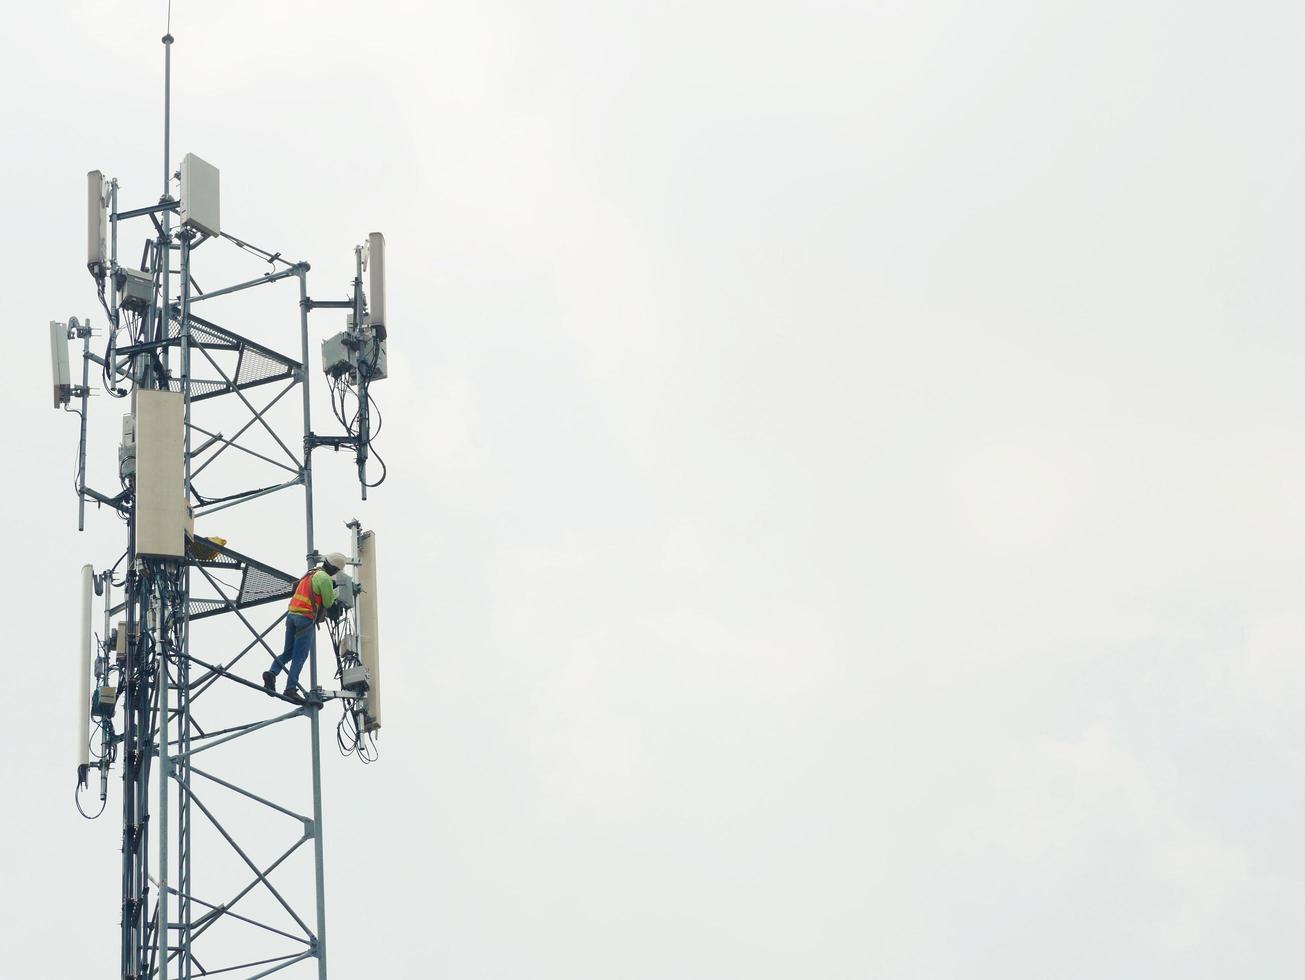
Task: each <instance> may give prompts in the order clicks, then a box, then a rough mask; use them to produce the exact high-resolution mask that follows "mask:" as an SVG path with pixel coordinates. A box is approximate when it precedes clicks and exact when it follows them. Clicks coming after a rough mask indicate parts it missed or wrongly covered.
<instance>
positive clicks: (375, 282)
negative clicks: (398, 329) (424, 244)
mask: <svg viewBox="0 0 1305 980" xmlns="http://www.w3.org/2000/svg"><path fill="white" fill-rule="evenodd" d="M367 287H368V288H367V318H368V320H367V322H368V323H370V324H371V326H372V329H373V330H375V329H377V328H378V327H379V328H381V336H384V335H385V330H384V328H385V324H386V321H385V236H384V235H382V234H381V233H380V232H379V231H374V232H372V233H371V234H370V235H368V236H367Z"/></svg>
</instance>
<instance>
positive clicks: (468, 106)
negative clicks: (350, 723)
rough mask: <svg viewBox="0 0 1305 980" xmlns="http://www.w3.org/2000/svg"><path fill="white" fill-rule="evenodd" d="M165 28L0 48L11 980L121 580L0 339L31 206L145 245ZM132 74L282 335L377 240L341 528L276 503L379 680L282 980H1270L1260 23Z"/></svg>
mask: <svg viewBox="0 0 1305 980" xmlns="http://www.w3.org/2000/svg"><path fill="white" fill-rule="evenodd" d="M161 10H162V4H161V3H154V4H144V3H125V2H101V3H89V2H79V3H65V4H48V5H26V6H25V9H23V10H18V9H14V10H11V11H8V13H7V17H6V20H7V22H8V24H9V27H10V41H11V43H10V44H8V45H6V52H5V57H4V59H3V62H2V63H0V85H3V88H4V90H5V92H6V93H7V96H6V98H5V99H4V101H3V108H2V109H0V121H2V122H3V131H4V133H5V134H6V135H5V152H4V181H3V192H2V193H3V214H4V226H5V229H6V232H7V233H6V235H5V236H4V244H3V245H2V246H0V248H2V249H3V267H4V268H5V270H6V271H7V273H8V275H9V281H8V287H9V288H8V293H7V294H8V297H9V299H8V314H7V316H8V320H9V334H10V336H11V338H12V339H15V340H16V343H17V348H16V350H17V354H18V356H17V358H16V360H15V361H14V362H12V366H13V368H14V370H11V372H10V375H9V387H8V392H9V395H8V398H9V403H8V404H7V405H6V410H7V411H6V414H7V416H8V419H9V426H8V427H7V429H6V434H5V443H6V449H5V458H6V459H7V460H8V462H9V464H10V466H11V467H12V469H11V470H10V473H11V477H12V478H11V480H10V481H9V483H8V489H7V490H6V491H4V493H5V495H6V497H7V498H8V499H7V501H6V502H7V504H8V507H7V512H8V513H9V514H10V516H11V520H12V525H11V527H10V536H9V547H8V549H7V553H8V555H9V557H10V559H11V562H10V572H11V581H10V588H9V596H10V599H11V606H10V609H9V616H8V621H9V624H10V627H11V632H10V642H9V643H8V644H7V647H8V654H9V667H10V671H9V674H8V682H9V683H8V685H7V686H8V689H9V693H10V701H9V710H8V712H7V720H8V723H9V725H10V738H9V739H8V747H7V748H6V749H5V752H4V760H5V767H4V768H5V772H4V785H5V786H6V787H7V788H8V791H9V794H10V795H9V797H8V799H7V801H6V803H5V804H4V806H3V807H0V839H3V840H5V841H6V843H7V845H8V847H7V857H6V865H5V872H4V877H5V879H6V880H7V881H8V885H7V887H6V888H5V889H4V890H3V898H0V910H2V911H3V915H2V916H0V921H3V922H4V925H3V926H0V929H2V930H3V932H4V934H5V943H4V946H5V953H4V963H5V965H4V967H3V971H2V972H4V973H5V974H6V975H13V976H20V975H21V976H50V977H54V976H58V977H63V976H69V977H71V976H111V975H113V974H114V970H115V969H116V962H117V959H116V950H117V936H118V932H117V928H118V909H117V895H118V875H119V852H118V844H119V839H118V833H119V829H118V820H117V812H116V809H114V808H116V807H117V806H118V805H119V804H120V784H119V783H118V782H117V779H116V775H117V774H116V773H115V779H114V781H113V783H112V784H111V787H112V788H111V798H110V807H111V810H110V813H109V814H108V815H106V817H105V818H104V819H103V820H102V821H101V822H100V823H98V824H85V823H84V822H83V821H82V820H81V818H80V817H78V816H77V814H76V813H75V811H74V810H73V808H72V801H71V798H70V796H71V785H72V781H73V772H72V761H71V749H70V743H71V741H72V740H71V737H70V731H69V729H70V725H69V722H68V717H69V710H70V707H71V703H70V702H71V699H72V693H71V690H70V688H71V686H72V684H73V680H72V678H73V669H72V664H73V662H74V660H73V650H74V646H75V642H76V635H75V634H76V608H77V598H76V595H77V592H76V590H77V570H78V567H79V566H80V565H81V564H82V563H83V562H85V561H90V562H93V563H95V564H96V565H97V567H101V566H103V565H104V564H107V563H108V562H109V561H112V559H113V558H114V557H116V556H117V554H118V550H119V549H120V548H121V544H122V535H121V533H120V531H119V529H118V527H117V525H116V524H115V522H114V521H113V519H112V518H111V517H109V516H107V515H105V514H99V515H95V514H94V513H93V512H92V517H91V519H90V529H89V530H88V532H87V533H86V534H85V535H81V536H79V535H77V533H76V531H75V501H74V498H73V495H72V494H71V493H69V492H68V484H69V480H70V475H71V463H72V454H73V450H74V448H75V447H74V443H75V438H76V418H75V417H74V416H68V415H63V414H58V415H56V414H55V413H54V412H52V411H51V410H50V409H49V408H48V398H49V395H48V386H49V382H48V369H47V352H46V339H45V338H46V326H45V325H46V322H47V321H48V320H49V319H51V318H58V319H65V318H66V317H67V316H69V315H72V314H75V315H78V316H85V315H87V314H90V315H91V316H92V318H93V320H94V321H95V323H96V324H97V326H102V325H103V323H104V318H103V315H102V313H99V312H98V308H97V305H96V303H95V298H94V292H93V289H92V284H91V280H90V279H89V277H88V276H86V274H85V272H84V269H83V268H82V263H83V261H84V251H83V248H84V246H83V242H84V210H83V209H84V174H85V172H86V171H87V170H88V169H91V168H93V167H99V168H101V169H103V170H105V172H106V173H108V174H111V175H116V176H118V177H119V178H120V179H121V180H122V181H123V185H124V199H125V200H126V201H130V202H132V203H137V202H138V203H140V204H145V203H149V202H152V201H153V200H155V199H156V198H157V196H158V193H159V173H160V162H159V146H160V117H161V84H160V83H161V67H162V53H161V52H162V49H161V46H160V45H159V43H158V38H159V36H160V35H161V34H162V33H163V16H162V13H161ZM173 31H174V33H175V35H176V37H177V44H176V46H175V48H174V53H175V57H176V66H175V73H176V80H175V123H174V125H175V134H174V135H175V138H174V143H173V147H174V153H175V154H176V157H177V158H179V157H180V155H181V154H182V153H184V152H186V151H188V150H193V151H195V152H197V153H199V154H200V155H201V156H204V157H205V158H207V159H209V160H211V161H213V162H214V163H216V164H217V165H218V166H219V167H221V168H222V180H223V184H222V198H223V222H224V226H225V227H228V228H229V229H230V230H231V231H233V232H234V233H236V234H238V235H241V236H242V237H246V238H248V239H249V240H251V241H253V242H256V243H258V244H261V245H271V246H273V247H275V248H278V249H281V250H283V251H284V252H285V253H286V254H287V255H290V256H293V257H296V258H298V257H302V258H305V259H307V260H309V261H310V262H312V264H313V273H312V276H311V279H310V287H311V289H312V292H313V293H314V295H319V296H325V295H329V294H335V293H339V294H341V295H343V291H344V289H345V287H346V285H347V281H348V279H349V277H350V276H351V274H352V264H351V263H352V253H351V248H352V246H353V245H354V244H355V243H356V242H358V241H361V240H362V239H363V237H364V236H365V234H366V233H367V232H369V231H372V230H376V229H379V230H383V231H384V232H385V234H386V237H387V241H388V245H389V305H390V311H391V313H390V318H391V321H392V327H391V336H392V340H391V346H390V364H391V374H392V377H391V379H390V380H388V381H386V382H385V383H384V386H383V387H382V386H379V385H378V386H377V398H378V400H379V401H380V403H381V406H382V409H383V411H385V413H386V427H387V429H388V431H387V432H386V433H385V435H384V436H383V437H382V438H381V439H380V440H378V445H379V446H380V448H381V449H382V451H383V452H385V453H386V455H387V459H388V460H389V461H390V480H389V482H388V483H387V484H386V485H385V486H384V487H382V488H381V489H380V490H378V491H376V492H375V494H374V495H373V498H372V499H371V500H370V501H368V502H367V503H366V504H365V505H364V504H360V503H358V502H357V499H356V493H355V488H354V485H353V484H352V483H351V480H350V471H349V468H348V467H347V466H346V465H345V463H344V461H343V459H342V458H339V459H336V460H331V459H329V458H328V459H327V460H326V461H325V462H323V464H322V467H321V470H320V471H319V477H318V479H319V484H320V489H321V493H320V495H319V502H318V519H319V523H320V525H321V526H322V527H323V528H324V529H327V528H330V527H338V522H339V521H342V520H344V519H346V518H348V517H351V516H354V515H355V514H358V515H359V516H362V517H363V519H364V520H365V521H366V522H367V523H369V524H370V525H371V526H373V527H375V528H377V530H378V534H379V536H380V545H381V557H382V561H383V566H382V568H383V571H382V576H383V577H382V584H383V588H384V591H383V593H382V599H381V610H382V616H383V620H382V632H383V636H384V639H385V658H386V660H385V662H386V669H387V674H386V679H387V685H388V687H387V695H388V697H387V705H386V729H385V732H384V737H383V739H382V749H383V755H382V760H381V762H380V763H379V764H378V765H377V766H375V767H372V768H370V769H367V770H363V769H362V768H361V767H359V766H357V765H356V764H354V763H352V762H349V763H346V762H344V761H343V760H340V759H339V758H337V757H335V756H334V755H333V750H331V749H330V748H329V747H328V750H327V754H326V755H325V756H324V758H325V759H326V765H325V771H326V772H325V779H326V798H327V806H328V809H327V813H326V829H327V841H326V843H327V870H328V908H329V915H330V943H331V966H332V975H333V976H335V977H344V978H348V977H361V976H384V977H427V976H437V977H450V978H459V980H463V978H465V980H479V978H486V980H488V978H495V980H498V978H503V980H508V978H511V980H518V978H519V980H541V978H558V980H563V978H565V980H576V978H592V980H609V978H630V980H652V978H657V980H671V978H674V980H688V978H711V980H715V978H722V980H723V978H736V977H738V978H744V977H746V978H759V980H761V978H764V980H770V978H775V980H780V978H783V980H790V978H795V977H818V978H829V980H834V978H839V980H841V978H862V977H885V978H912V980H916V978H921V980H922V978H970V977H984V978H986V977H993V978H996V977H1001V978H1004V980H1006V978H1012V977H1019V978H1046V977H1058V978H1099V977H1103V976H1115V977H1137V978H1143V977H1145V978H1158V977H1174V978H1178V977H1181V978H1185V980H1186V978H1199V977H1229V976H1253V977H1258V978H1276V977H1296V976H1299V974H1300V971H1301V969H1302V965H1303V963H1305V958H1303V957H1302V954H1301V952H1300V948H1299V940H1298V938H1297V937H1298V936H1299V934H1300V932H1301V930H1302V927H1305V902H1303V901H1302V899H1301V894H1300V883H1301V878H1302V874H1303V873H1305V846H1303V845H1302V843H1301V841H1302V837H1301V834H1300V831H1299V826H1298V824H1299V820H1298V817H1299V814H1300V812H1301V808H1302V803H1305V799H1303V797H1305V790H1303V789H1302V787H1305V779H1303V777H1305V756H1303V755H1302V750H1301V748H1300V746H1301V745H1302V736H1303V735H1305V713H1303V712H1302V711H1301V710H1300V701H1301V695H1300V690H1301V686H1302V682H1303V681H1305V666H1302V661H1301V657H1300V652H1301V649H1302V645H1303V644H1305V616H1303V615H1302V613H1301V611H1300V604H1299V595H1300V592H1301V587H1302V585H1303V584H1305V582H1302V578H1303V575H1302V568H1301V562H1300V557H1299V556H1300V554H1301V552H1302V547H1303V546H1305V519H1302V516H1301V515H1302V509H1301V507H1300V505H1299V500H1300V499H1301V496H1302V493H1303V492H1305V465H1302V463H1301V461H1300V459H1299V452H1298V448H1299V439H1298V433H1299V432H1300V431H1302V426H1303V425H1305V395H1303V394H1302V389H1301V385H1300V377H1301V374H1302V370H1303V369H1305V341H1303V340H1302V339H1301V338H1302V333H1301V331H1300V329H1299V323H1300V321H1301V318H1302V313H1305V291H1302V286H1301V279H1300V276H1299V273H1298V271H1297V269H1298V267H1299V265H1300V245H1299V229H1300V228H1301V227H1302V226H1305V213H1303V212H1305V197H1303V196H1302V194H1301V192H1300V189H1299V175H1300V173H1301V172H1302V170H1303V169H1305V143H1303V142H1302V139H1301V135H1300V133H1301V127H1300V124H1299V122H1298V116H1299V115H1300V112H1299V98H1298V95H1299V92H1300V91H1301V90H1302V86H1303V85H1305V67H1302V64H1303V63H1302V61H1301V59H1300V57H1299V53H1300V46H1301V43H1300V42H1301V38H1302V32H1303V31H1305V12H1303V11H1302V10H1301V8H1300V7H1299V6H1298V5H1295V4H1289V3H1249V4H1242V5H1239V6H1237V7H1236V8H1233V7H1230V6H1227V5H1216V4H1204V3H1195V4H1193V3H1176V2H1175V3H1147V4H1137V3H1120V2H1099V3H1091V4H1087V3H1079V4H1073V3H1043V2H1036V3H1035V2H1014V0H1006V2H1001V3H997V4H967V3H959V2H936V3H924V4H921V3H904V2H893V3H887V2H886V3H820V2H813V3H807V4H801V5H797V4H794V5H787V6H784V5H774V4H737V3H725V2H697V3H691V4H690V3H660V4H628V3H620V4H577V3H559V4H541V3H529V4H525V3H522V4H511V3H495V2H488V3H477V4H462V5H447V4H426V3H395V2H381V0H378V2H373V3H370V4H339V3H320V2H319V3H311V4H310V3H303V2H285V3H279V4H268V3H259V4H254V3H246V2H233V3H224V4H222V5H220V6H218V5H214V4H206V5H201V4H197V3H194V2H186V0H177V3H176V10H175V12H174V20H173ZM15 42H16V43H15ZM133 247H134V248H136V249H139V244H135V245H134V246H133ZM199 254H200V256H202V254H203V253H199ZM197 261H198V260H197ZM201 282H202V279H201ZM288 302H290V303H291V304H292V303H293V300H290V301H288ZM289 308H290V309H291V310H292V309H293V307H292V305H291V306H290V307H289ZM291 316H292V317H293V313H291ZM290 329H291V330H293V325H292V326H291V328H290ZM330 329H331V330H334V329H336V328H335V327H331V328H330ZM318 331H320V333H319V332H318ZM314 332H315V337H317V338H318V339H320V337H322V336H325V335H326V333H327V330H326V328H325V327H316V328H315V331H314ZM293 335H294V334H293V333H291V334H289V336H293ZM259 336H263V335H259ZM314 346H315V342H314ZM313 363H314V364H316V355H314V362H313ZM92 411H93V413H96V412H98V416H97V424H98V426H99V430H97V431H100V433H101V434H102V436H103V438H101V439H99V441H98V443H95V444H94V445H93V452H98V453H100V454H101V458H105V457H107V456H108V455H109V454H111V453H112V452H113V447H114V446H115V445H116V439H115V438H114V434H113V429H114V427H115V425H116V419H117V415H118V414H119V412H120V409H119V407H118V406H116V405H111V404H109V402H108V399H105V398H99V399H97V401H96V402H95V404H94V405H93V408H92ZM319 417H320V413H319ZM322 471H325V472H326V473H327V475H326V476H322V475H320V474H321V472H322ZM283 506H284V507H285V508H286V510H285V511H284V514H285V515H289V516H286V517H284V519H286V520H289V519H293V520H297V519H298V517H299V511H298V509H297V508H298V506H299V504H298V499H297V498H290V497H287V498H284V501H283ZM278 513H279V512H278V511H277V510H276V509H275V508H270V509H269V510H268V512H267V515H268V516H267V520H266V528H267V529H268V530H269V533H270V530H271V529H272V528H273V527H274V524H275V519H276V517H277V514H278ZM213 532H214V533H221V532H220V529H218V528H216V527H215V528H213ZM257 537H258V535H257V530H256V526H255V530H254V531H245V532H244V533H243V535H242V537H241V540H240V542H239V543H240V544H245V545H246V549H245V550H249V551H255V549H256V546H257V543H258V540H257ZM319 543H320V545H321V546H322V547H323V548H326V547H328V546H331V545H332V544H342V543H343V540H341V541H339V542H332V541H328V540H327V535H326V534H325V533H324V534H323V535H322V536H319ZM233 544H237V542H236V541H235V540H233ZM291 554H293V552H291ZM301 758H302V754H301V755H299V756H295V757H294V758H293V759H290V760H288V761H287V760H282V759H275V758H273V759H269V760H267V762H266V766H267V772H268V773H270V774H272V775H273V776H275V775H276V774H278V773H280V772H281V771H283V770H288V769H291V768H293V766H294V765H295V764H297V763H298V760H299V759H301ZM198 860H200V859H197V861H198ZM285 975H287V976H297V975H299V974H295V973H293V971H286V974H285Z"/></svg>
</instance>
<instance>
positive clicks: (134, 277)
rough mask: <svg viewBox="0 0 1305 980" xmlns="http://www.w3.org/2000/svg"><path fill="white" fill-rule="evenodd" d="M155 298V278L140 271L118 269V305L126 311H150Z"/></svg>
mask: <svg viewBox="0 0 1305 980" xmlns="http://www.w3.org/2000/svg"><path fill="white" fill-rule="evenodd" d="M153 298H154V277H153V276H151V275H149V273H146V272H141V271H140V270H139V269H128V268H127V267H126V266H125V265H124V266H119V267H118V305H119V306H121V307H122V308H123V309H126V310H137V311H144V310H147V309H149V305H150V300H152V299H153Z"/></svg>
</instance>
